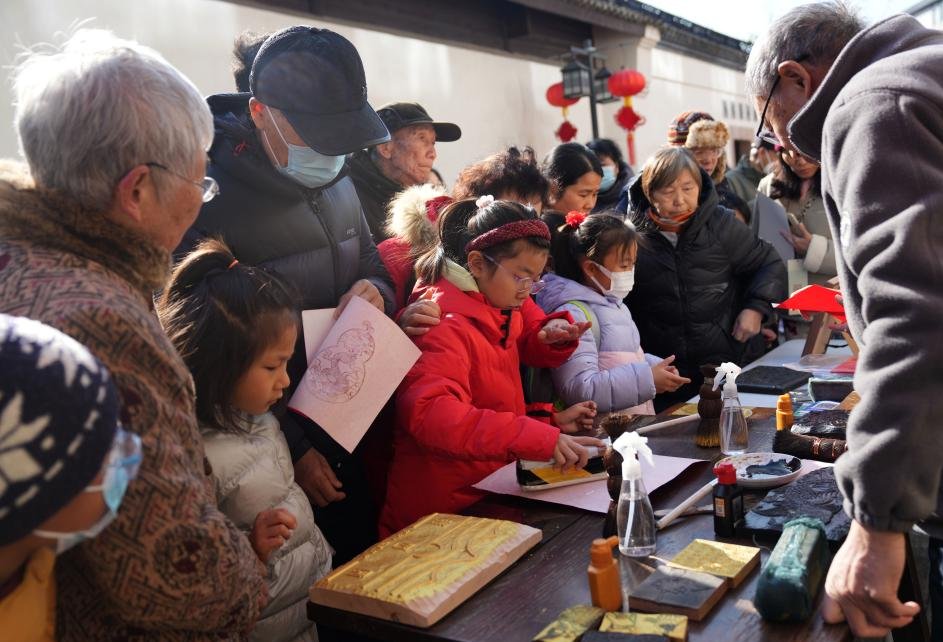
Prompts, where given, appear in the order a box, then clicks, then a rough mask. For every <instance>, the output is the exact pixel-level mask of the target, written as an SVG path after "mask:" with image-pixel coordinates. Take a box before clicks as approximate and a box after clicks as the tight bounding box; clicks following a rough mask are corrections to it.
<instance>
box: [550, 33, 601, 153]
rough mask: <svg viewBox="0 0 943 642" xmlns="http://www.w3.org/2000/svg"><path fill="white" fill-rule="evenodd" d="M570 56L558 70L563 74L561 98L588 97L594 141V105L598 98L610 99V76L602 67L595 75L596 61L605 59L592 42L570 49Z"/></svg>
mask: <svg viewBox="0 0 943 642" xmlns="http://www.w3.org/2000/svg"><path fill="white" fill-rule="evenodd" d="M570 54H571V55H572V56H573V59H572V60H570V62H568V63H567V64H566V65H565V66H564V67H563V69H561V70H560V73H561V74H563V96H564V97H565V98H582V97H583V96H589V115H590V119H591V120H592V125H593V139H596V138H599V124H598V122H597V119H596V103H597V102H600V100H599V99H600V98H602V99H604V101H605V102H609V100H611V99H612V95H611V94H610V93H609V87H608V84H607V82H606V81H608V78H609V75H610V74H609V71H608V70H606V69H605V67H603V69H601V70H600V71H599V73H595V71H596V61H597V60H601V61H605V60H606V57H605V56H602V55H600V54H598V53H596V48H595V47H594V46H593V41H592V40H586V41H585V42H584V43H583V46H582V47H570ZM581 58H582V59H585V60H586V63H585V64H583V62H582V60H581ZM603 72H605V77H604V78H603V79H602V82H601V80H600V78H601V74H602V73H603Z"/></svg>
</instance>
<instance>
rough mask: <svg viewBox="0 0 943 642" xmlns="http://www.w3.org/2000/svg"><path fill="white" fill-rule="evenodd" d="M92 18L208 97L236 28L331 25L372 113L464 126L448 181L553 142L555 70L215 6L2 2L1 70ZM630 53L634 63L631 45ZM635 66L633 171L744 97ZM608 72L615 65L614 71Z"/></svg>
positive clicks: (181, 1) (6, 98) (1, 103)
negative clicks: (345, 45) (638, 121)
mask: <svg viewBox="0 0 943 642" xmlns="http://www.w3.org/2000/svg"><path fill="white" fill-rule="evenodd" d="M89 18H94V20H92V21H91V22H90V25H91V26H97V27H103V28H108V29H110V30H112V31H113V32H115V33H116V34H117V35H119V36H122V37H125V38H131V39H134V40H137V41H139V42H142V43H144V44H146V45H149V46H151V47H153V48H154V49H156V50H158V51H159V52H161V53H162V54H163V55H164V56H165V57H166V58H167V59H168V60H169V61H170V62H171V63H172V64H174V65H175V66H177V67H178V68H179V69H181V70H182V71H183V72H184V73H185V74H186V75H187V76H189V77H190V78H191V79H192V80H193V82H194V83H196V85H197V87H199V88H200V91H202V92H203V93H205V94H212V93H218V92H225V91H232V90H233V80H232V74H231V71H230V62H231V61H230V55H231V50H232V41H233V38H234V37H235V36H236V35H237V34H238V33H240V32H241V31H243V30H244V29H252V30H254V31H258V32H265V31H272V30H277V29H280V28H283V27H286V26H290V25H293V24H302V23H304V24H314V25H316V26H323V27H326V28H329V29H332V30H335V31H337V32H338V33H341V34H343V35H344V36H346V37H347V38H349V39H350V40H351V41H352V42H353V43H354V45H356V47H357V49H358V50H359V51H360V54H361V57H362V58H363V62H364V67H365V69H366V74H367V88H368V92H369V97H370V102H371V104H372V105H373V106H374V107H379V106H380V105H382V104H383V103H386V102H389V101H396V100H415V101H418V102H419V103H421V104H422V105H424V106H425V107H426V109H427V110H428V111H429V113H430V114H431V115H432V116H433V118H437V119H441V120H449V121H452V122H456V123H458V124H459V125H460V126H461V127H462V130H463V136H462V138H461V140H459V141H457V142H454V143H442V144H440V145H438V146H437V149H438V152H439V160H438V161H437V163H436V165H437V167H438V168H439V169H440V170H441V171H442V173H443V175H444V176H445V178H446V180H447V181H448V182H449V184H452V182H453V181H454V178H455V176H456V174H457V173H458V171H459V170H460V169H461V168H462V167H463V166H464V165H466V164H468V163H470V162H473V161H475V160H478V159H479V158H482V157H484V156H486V155H488V154H490V153H492V152H494V151H496V150H498V149H500V148H502V147H503V146H507V145H509V144H529V145H531V146H533V147H534V148H535V149H536V151H537V154H538V157H542V156H543V155H544V154H546V153H547V151H548V150H549V149H550V148H551V147H552V146H553V145H554V144H556V142H557V141H556V139H555V138H554V135H553V132H554V130H555V129H556V128H557V126H558V125H559V124H560V122H561V121H562V116H561V114H560V110H558V109H556V108H553V107H551V106H550V105H548V104H547V102H546V100H545V98H544V92H545V91H546V89H547V87H548V86H549V85H551V84H553V83H555V82H558V81H559V80H560V73H559V69H558V66H557V65H549V64H540V63H535V62H530V61H526V60H519V59H514V58H510V57H505V56H500V55H496V54H489V53H484V52H480V51H475V50H470V49H464V48H461V47H455V46H446V45H441V44H435V43H431V42H426V41H423V40H417V39H413V38H405V37H402V36H396V35H390V34H385V33H380V32H376V31H369V30H365V29H357V28H352V27H349V26H343V25H337V24H332V23H329V22H326V21H321V20H316V19H314V18H310V17H299V16H295V15H290V14H280V13H275V12H271V11H263V10H259V9H253V8H249V7H244V6H240V5H236V4H231V3H227V2H221V1H217V0H134V1H133V2H128V0H0V66H3V67H6V66H8V65H10V64H12V62H13V60H14V57H15V55H16V53H17V51H18V48H17V46H16V45H17V43H19V44H23V45H32V44H35V43H38V42H50V41H53V40H54V38H55V34H56V33H57V32H62V31H64V30H67V29H68V28H69V27H70V25H73V24H75V23H76V22H77V21H81V20H87V19H89ZM620 37H621V36H620ZM655 37H656V38H657V31H656V32H655ZM623 41H625V39H624V38H623ZM627 53H630V58H631V59H632V60H633V61H635V60H636V55H635V51H634V49H633V50H632V51H631V52H627ZM635 64H636V63H635V62H633V65H635ZM637 66H638V68H639V70H640V71H642V72H643V73H644V74H645V75H646V77H647V78H648V80H649V89H648V90H647V92H646V93H645V94H643V95H642V96H639V97H637V98H636V100H635V109H636V111H638V112H639V113H641V114H642V115H644V116H645V117H646V118H647V123H646V124H645V125H644V126H642V127H641V128H639V129H638V130H637V132H636V150H637V154H638V161H639V164H640V163H641V162H642V161H643V160H644V159H645V158H646V157H647V156H648V155H649V154H651V153H652V152H653V151H654V150H655V149H657V148H658V147H660V146H661V145H663V144H664V142H665V136H666V132H667V127H668V122H669V121H670V120H671V119H672V118H674V116H675V115H677V114H678V113H680V112H682V111H685V110H688V109H701V110H707V111H709V112H711V113H712V114H713V115H714V117H715V118H721V117H722V112H723V109H722V102H721V101H723V100H728V101H736V100H739V101H745V100H746V98H745V96H744V93H743V90H742V86H743V79H742V74H740V73H739V72H737V71H734V70H730V69H726V68H723V67H720V66H718V65H712V64H710V63H706V62H702V61H698V60H694V59H691V58H687V57H685V56H683V55H681V54H678V53H675V52H671V51H667V50H663V49H657V48H656V49H654V50H651V49H648V50H647V51H646V52H645V55H639V56H638V62H637ZM610 67H611V68H612V69H613V70H615V69H618V65H610ZM4 75H5V74H4ZM12 101H13V98H12V93H11V91H10V83H9V82H3V83H2V84H0V157H12V156H16V155H17V154H18V152H17V146H16V136H15V133H14V131H13V128H12V121H13V108H12ZM620 106H621V103H612V104H609V105H601V106H600V107H599V112H598V113H599V124H600V133H601V135H603V136H608V137H610V138H613V139H614V140H616V141H617V142H619V143H620V145H622V146H623V148H624V146H625V133H624V131H623V130H621V129H620V128H619V127H618V126H617V125H616V124H615V122H614V121H613V116H614V114H615V112H616V111H617V110H618V109H619V107H620ZM569 117H570V121H571V122H573V124H574V125H576V127H577V128H578V130H579V134H578V136H577V140H578V141H582V142H585V141H587V140H589V138H590V137H591V130H590V119H589V106H588V100H587V99H583V100H581V101H580V102H579V103H578V104H577V105H575V106H574V107H572V108H571V109H570V116H569ZM728 125H731V128H732V129H733V130H734V133H735V136H737V137H743V136H741V134H742V133H743V131H746V129H743V123H737V122H735V121H728ZM738 125H739V127H738ZM750 127H751V128H752V124H751V125H750ZM747 129H749V128H747ZM741 130H743V131H741ZM749 136H752V131H750V133H749Z"/></svg>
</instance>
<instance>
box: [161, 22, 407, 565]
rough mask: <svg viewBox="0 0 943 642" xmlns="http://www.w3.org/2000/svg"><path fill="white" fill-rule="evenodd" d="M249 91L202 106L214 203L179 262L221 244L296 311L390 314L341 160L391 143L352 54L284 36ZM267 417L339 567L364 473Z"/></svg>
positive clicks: (297, 359)
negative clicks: (280, 285)
mask: <svg viewBox="0 0 943 642" xmlns="http://www.w3.org/2000/svg"><path fill="white" fill-rule="evenodd" d="M249 87H250V90H251V91H250V92H249V93H238V94H220V95H216V96H211V97H210V98H209V99H208V102H209V105H210V109H211V110H212V112H213V115H214V119H215V125H216V137H215V139H214V141H213V146H212V148H211V150H210V159H211V161H212V163H211V165H210V168H209V174H210V175H211V176H212V177H213V178H215V179H216V180H217V181H218V182H219V186H220V195H219V197H218V198H217V199H215V200H214V201H213V202H211V203H207V204H206V205H205V206H204V207H203V209H202V210H201V211H200V215H199V217H198V218H197V220H196V222H195V223H194V225H193V227H192V228H191V229H190V230H189V231H188V233H187V235H186V237H185V239H184V242H183V243H182V244H181V246H180V247H179V248H178V250H177V257H178V258H180V257H181V256H183V254H185V253H186V251H187V250H189V249H192V247H193V246H194V245H195V243H196V242H197V241H198V240H199V239H200V238H203V237H208V236H216V237H221V238H222V239H224V240H225V241H226V243H227V244H228V245H229V247H230V248H232V250H233V253H234V254H235V256H236V257H237V258H238V259H239V260H240V261H242V262H244V263H247V264H250V265H253V266H261V267H264V268H266V269H270V270H272V271H273V272H276V273H278V274H279V275H280V276H281V277H282V278H283V279H284V280H285V281H287V282H288V283H290V284H291V285H292V286H293V287H294V288H295V290H296V291H297V293H298V306H299V307H300V308H301V309H304V310H310V309H318V308H334V307H341V306H343V305H345V304H346V302H347V300H348V299H349V298H350V297H351V296H359V297H362V298H363V299H365V300H367V301H368V302H370V303H371V304H373V305H375V306H376V307H377V308H379V309H380V310H385V311H386V312H388V313H389V312H392V307H393V290H392V287H391V286H390V283H389V277H388V275H387V273H386V270H385V268H384V267H383V263H382V262H381V261H380V258H379V255H378V254H377V251H376V247H375V246H374V244H373V241H372V240H371V237H370V230H369V228H368V227H367V223H366V221H365V220H364V217H363V212H362V210H361V208H360V201H359V200H358V199H357V193H356V191H355V190H354V185H353V183H352V182H351V181H350V179H349V178H347V176H346V167H345V159H346V155H347V154H349V153H351V152H353V151H356V150H358V149H363V148H364V147H370V146H373V145H377V144H380V143H383V142H385V141H387V140H389V134H388V132H387V129H386V126H385V125H384V124H383V121H382V120H380V118H379V117H378V116H377V114H376V112H374V110H373V108H372V107H371V106H370V104H369V103H368V102H367V85H366V80H365V77H364V70H363V64H362V63H361V61H360V56H359V54H358V53H357V50H356V49H355V48H354V46H353V44H351V43H350V42H349V41H348V40H347V39H345V38H344V37H342V36H340V35H338V34H336V33H334V32H332V31H328V30H326V29H316V28H313V27H305V26H296V27H290V28H287V29H283V30H281V31H278V32H276V33H274V34H272V35H271V36H270V37H269V38H268V39H267V40H266V41H265V42H264V43H263V44H262V46H261V48H260V49H259V53H258V55H257V56H256V58H255V60H254V62H253V64H252V72H251V74H250V78H249ZM305 368H306V359H305V352H304V344H303V341H302V340H301V337H300V336H299V342H298V345H297V346H296V350H295V354H294V356H293V357H292V360H291V362H290V363H289V374H290V376H291V381H292V383H293V384H296V383H297V382H298V381H300V380H301V378H302V375H303V374H304V371H305ZM293 391H294V386H292V387H291V388H289V389H288V390H286V394H285V395H284V397H283V399H289V398H290V397H291V393H292V392H293ZM275 411H276V414H277V415H278V416H279V420H280V422H281V426H282V431H283V432H284V433H285V437H286V439H287V441H288V446H289V449H290V450H291V454H292V459H293V460H294V462H295V477H296V480H297V481H298V484H299V485H300V486H301V487H302V488H303V489H304V490H305V492H306V493H307V494H308V497H309V498H310V499H311V501H312V503H314V504H315V505H316V506H317V508H316V510H318V516H317V518H318V524H319V525H320V526H321V528H322V530H323V531H324V533H325V535H326V536H327V538H328V540H329V541H330V543H331V544H332V545H333V546H334V548H335V549H336V550H337V555H336V556H335V560H336V561H339V562H343V561H344V560H345V559H347V558H349V557H350V556H352V555H353V554H355V553H357V552H359V550H362V549H363V548H364V547H366V546H367V545H368V544H369V543H370V541H371V539H372V537H371V533H375V516H374V515H373V514H372V512H371V508H370V506H369V504H368V503H365V504H361V503H360V502H359V501H358V498H359V497H363V498H364V501H365V502H366V495H367V493H366V490H365V488H366V486H365V481H364V477H363V474H362V470H361V469H360V468H359V466H358V464H357V463H356V460H355V459H354V458H352V457H351V456H350V455H349V454H348V453H347V452H346V451H345V450H344V449H343V448H341V447H340V446H339V445H338V444H337V443H336V442H334V441H333V440H332V439H331V438H330V437H328V435H327V433H325V432H324V431H323V430H321V429H320V428H319V427H318V426H316V425H315V424H313V423H311V422H309V421H306V420H304V419H302V418H300V417H298V416H297V415H295V414H294V413H287V412H284V408H281V409H279V408H276V409H275ZM361 491H362V492H361ZM338 529H340V530H338ZM358 549H359V550H358Z"/></svg>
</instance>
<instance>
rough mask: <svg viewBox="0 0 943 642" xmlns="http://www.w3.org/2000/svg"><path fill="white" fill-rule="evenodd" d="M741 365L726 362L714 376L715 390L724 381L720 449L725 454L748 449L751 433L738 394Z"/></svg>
mask: <svg viewBox="0 0 943 642" xmlns="http://www.w3.org/2000/svg"><path fill="white" fill-rule="evenodd" d="M739 374H740V367H739V366H738V365H737V364H735V363H730V362H729V361H728V362H725V363H722V364H720V366H719V367H718V368H717V377H715V378H714V390H717V386H719V385H720V383H721V382H724V390H723V393H722V395H721V398H722V399H723V402H724V407H723V409H722V410H721V411H720V451H721V452H722V453H724V454H725V455H740V454H742V453H745V452H746V451H747V442H748V441H749V438H750V434H749V433H748V432H747V420H746V419H745V418H744V417H743V408H742V407H741V406H740V398H739V397H738V396H737V376H738V375H739Z"/></svg>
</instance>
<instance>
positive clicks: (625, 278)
mask: <svg viewBox="0 0 943 642" xmlns="http://www.w3.org/2000/svg"><path fill="white" fill-rule="evenodd" d="M592 264H593V265H595V266H596V267H597V268H599V271H600V272H602V273H603V274H605V275H606V276H607V277H609V289H606V288H604V287H603V286H602V285H600V284H599V281H597V280H596V277H594V276H591V277H589V278H591V279H592V280H593V283H595V284H596V287H597V288H599V291H600V292H602V293H603V294H604V295H605V296H611V297H613V298H616V299H624V298H625V297H627V296H628V295H629V292H631V291H632V288H633V287H634V286H635V270H626V271H625V272H610V271H609V270H607V269H606V268H604V267H603V266H601V265H600V264H599V263H596V262H595V261H593V262H592Z"/></svg>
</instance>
